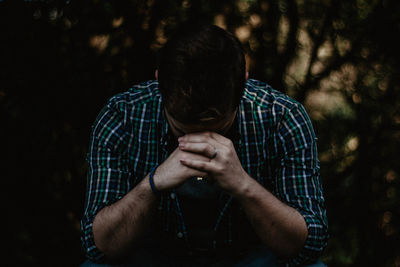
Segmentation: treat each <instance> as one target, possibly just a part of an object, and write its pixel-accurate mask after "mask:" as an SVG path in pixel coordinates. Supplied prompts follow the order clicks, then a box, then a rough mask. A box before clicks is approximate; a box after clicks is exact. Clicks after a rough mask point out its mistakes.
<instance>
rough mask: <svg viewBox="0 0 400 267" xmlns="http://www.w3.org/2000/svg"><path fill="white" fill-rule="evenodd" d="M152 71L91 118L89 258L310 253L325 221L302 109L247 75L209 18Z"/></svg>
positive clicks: (299, 261) (246, 259) (152, 260)
mask: <svg viewBox="0 0 400 267" xmlns="http://www.w3.org/2000/svg"><path fill="white" fill-rule="evenodd" d="M156 78H157V80H158V81H148V82H144V83H141V84H139V85H136V86H134V87H132V88H131V89H129V91H127V92H125V93H122V94H119V95H117V96H115V97H113V98H111V100H110V101H109V102H108V104H107V105H106V106H105V107H104V108H103V110H102V111H101V112H100V114H99V116H98V118H97V120H96V122H95V123H94V127H93V129H92V135H91V141H90V149H89V152H88V162H89V173H88V184H87V198H86V209H85V213H84V217H83V219H82V233H83V237H82V242H83V246H84V248H85V251H86V254H87V256H88V257H89V259H90V260H91V261H88V262H86V263H85V264H86V265H87V266H88V265H90V264H94V262H99V263H105V262H108V263H125V264H132V266H203V265H214V266H234V265H236V266H276V265H278V264H287V265H305V264H312V263H314V262H315V261H316V260H317V259H318V257H319V256H320V254H321V252H322V250H323V248H324V247H325V246H326V242H327V220H326V212H325V208H324V198H323V193H322V188H321V183H320V176H319V163H318V159H317V147H316V137H315V134H314V131H313V129H312V125H311V123H310V120H309V117H308V116H307V114H306V112H305V110H304V108H303V107H302V106H301V105H300V104H299V103H297V102H295V101H294V100H292V99H290V98H289V97H288V96H286V95H284V94H282V93H279V92H278V91H275V90H273V89H272V88H271V87H270V86H268V85H267V84H265V83H262V82H259V81H256V80H247V73H246V71H245V59H244V55H243V51H242V48H241V45H240V43H239V41H238V40H237V39H236V38H235V37H234V36H233V35H232V34H230V33H228V32H226V31H224V30H222V29H220V28H218V27H216V26H204V27H199V28H195V29H192V30H181V31H180V32H178V33H177V34H176V35H175V36H174V37H173V38H171V40H170V41H169V42H168V43H167V44H166V45H165V47H164V48H163V49H162V51H161V56H160V62H159V67H158V71H156ZM318 264H319V265H322V263H321V262H319V263H317V265H318Z"/></svg>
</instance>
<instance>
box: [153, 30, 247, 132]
mask: <svg viewBox="0 0 400 267" xmlns="http://www.w3.org/2000/svg"><path fill="white" fill-rule="evenodd" d="M158 81H159V89H160V92H161V95H162V97H163V103H164V108H165V109H166V111H167V112H166V114H167V117H168V119H169V122H170V124H174V123H171V119H172V120H173V121H174V122H175V125H179V126H181V128H184V129H180V130H181V132H183V133H187V132H193V131H202V130H210V131H218V129H217V128H224V126H225V127H226V125H227V124H228V123H229V122H230V121H233V119H232V117H233V118H234V115H235V114H236V110H237V107H238V105H239V102H240V99H241V97H242V95H243V90H244V86H245V81H246V70H245V58H244V53H243V49H242V46H241V44H240V42H239V40H238V39H237V38H236V37H235V36H234V35H232V34H230V33H228V32H226V31H225V30H223V29H221V28H219V27H217V26H212V25H210V26H201V27H190V26H189V27H188V28H184V29H181V30H179V31H178V32H177V33H176V34H175V35H174V36H173V37H172V38H171V39H170V40H169V41H168V42H167V44H166V45H165V46H164V47H163V48H162V49H161V51H160V57H159V66H158ZM229 126H230V125H229ZM221 132H223V130H221Z"/></svg>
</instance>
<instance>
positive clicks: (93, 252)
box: [81, 196, 123, 263]
mask: <svg viewBox="0 0 400 267" xmlns="http://www.w3.org/2000/svg"><path fill="white" fill-rule="evenodd" d="M122 197H123V196H118V197H114V198H112V199H109V200H107V201H105V202H102V203H100V204H98V205H96V206H95V207H94V208H93V209H92V210H91V211H88V212H87V213H86V214H85V215H84V217H83V218H82V221H81V231H82V236H81V242H82V247H83V249H84V251H85V255H86V257H87V258H88V259H89V260H91V261H93V262H96V263H102V262H104V260H105V255H104V253H103V252H101V251H100V250H99V249H98V248H97V246H96V244H95V242H94V237H93V221H94V218H95V217H96V215H97V213H98V212H99V211H100V210H101V209H102V208H104V207H106V206H109V205H111V204H113V203H115V202H117V201H118V200H120V199H121V198H122Z"/></svg>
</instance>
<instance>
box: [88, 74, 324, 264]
mask: <svg viewBox="0 0 400 267" xmlns="http://www.w3.org/2000/svg"><path fill="white" fill-rule="evenodd" d="M236 121H237V126H235V127H237V131H238V134H237V136H238V138H237V140H235V141H234V144H235V148H236V152H237V154H238V157H239V159H240V162H241V164H242V166H243V168H244V170H245V171H246V172H247V173H248V174H249V175H250V176H251V177H253V178H254V179H256V180H257V181H258V182H259V183H260V184H261V185H262V186H264V187H265V188H267V189H268V190H269V191H270V192H272V193H273V194H274V195H275V196H276V197H278V198H279V199H280V200H281V201H283V202H284V203H286V204H287V205H289V206H291V207H293V208H295V209H296V210H297V211H298V212H299V213H300V214H301V215H302V216H303V217H304V219H305V222H306V224H307V228H308V238H307V240H306V243H305V245H304V247H303V249H302V250H301V252H300V253H299V254H298V255H297V256H296V257H295V258H292V259H290V260H289V261H288V262H287V265H297V264H301V263H305V262H309V261H313V260H315V259H317V258H318V257H319V256H320V255H321V253H322V250H323V249H324V247H325V246H326V243H327V239H328V233H327V218H326V211H325V206H324V197H323V193H322V188H321V179H320V174H319V161H318V156H317V145H316V140H317V138H316V137H315V134H314V131H313V128H312V125H311V122H310V119H309V117H308V115H307V113H306V111H305V110H304V108H303V106H302V105H301V104H299V103H298V102H296V101H294V100H293V99H291V98H289V97H288V96H286V95H284V94H282V93H280V92H278V91H276V90H274V89H272V88H271V87H270V86H269V85H267V84H265V83H263V82H260V81H256V80H251V79H250V80H248V81H247V82H246V87H245V92H244V95H243V97H242V100H241V102H240V105H239V110H238V113H237V118H236ZM170 136H171V134H170V133H168V124H167V120H166V118H165V115H164V112H163V104H162V98H161V94H160V92H159V90H158V82H157V81H147V82H143V83H141V84H138V85H135V86H133V87H132V88H130V89H129V90H128V91H127V92H124V93H121V94H118V95H116V96H114V97H112V98H111V99H110V100H109V102H108V103H107V105H106V106H105V107H104V108H103V109H102V110H101V112H100V114H99V116H98V117H97V119H96V121H95V123H94V125H93V127H92V134H91V140H90V147H89V151H88V154H87V161H88V163H89V171H88V180H87V194H86V206H85V211H84V216H83V218H82V222H81V228H82V244H83V247H84V249H85V251H86V255H87V256H88V258H89V259H91V260H93V261H101V260H102V259H103V258H104V255H103V254H102V253H101V251H99V250H98V249H97V248H96V245H95V243H94V240H93V232H92V225H93V220H94V217H95V216H96V214H97V212H98V211H99V210H100V209H102V208H103V207H104V206H106V205H110V204H112V203H114V202H116V201H118V200H119V199H121V198H122V197H123V196H124V195H125V194H127V193H128V191H129V190H131V189H132V188H133V187H135V185H136V184H138V183H139V182H140V181H141V179H143V178H144V177H145V176H146V175H147V174H148V173H149V172H150V170H151V168H152V167H154V166H156V165H158V164H160V163H162V162H163V161H164V160H165V159H166V158H167V157H168V156H169V153H170V149H168V144H171V140H170ZM173 191H174V190H172V191H170V192H164V193H163V194H162V196H161V198H160V201H159V206H158V210H159V215H160V216H161V217H160V218H161V222H162V226H163V228H164V231H165V232H169V233H172V234H174V235H175V236H177V238H179V239H181V240H186V241H187V240H188V239H187V236H188V233H187V229H186V227H185V222H184V220H183V217H182V213H181V210H180V201H179V198H178V196H177V195H176V194H174V192H173ZM233 202H235V201H234V200H233V199H232V197H230V196H229V195H228V194H225V193H221V196H220V198H219V216H218V218H217V220H216V224H215V228H214V230H215V231H216V232H218V236H219V237H220V238H219V239H218V240H217V239H216V240H214V241H213V242H214V246H215V247H218V246H222V245H226V244H228V245H229V244H231V243H232V242H234V241H235V240H234V235H233V234H232V233H235V232H240V231H242V230H243V229H234V227H235V224H234V223H232V221H234V217H233V216H232V213H233V212H234V210H235V208H234V207H236V206H235V205H233Z"/></svg>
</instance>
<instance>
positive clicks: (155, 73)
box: [154, 69, 247, 80]
mask: <svg viewBox="0 0 400 267" xmlns="http://www.w3.org/2000/svg"><path fill="white" fill-rule="evenodd" d="M154 77H156V80H158V69H156V71H155V72H154ZM246 80H247V78H246Z"/></svg>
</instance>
